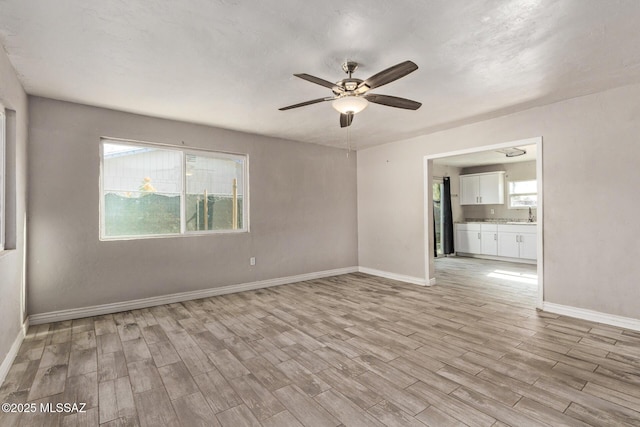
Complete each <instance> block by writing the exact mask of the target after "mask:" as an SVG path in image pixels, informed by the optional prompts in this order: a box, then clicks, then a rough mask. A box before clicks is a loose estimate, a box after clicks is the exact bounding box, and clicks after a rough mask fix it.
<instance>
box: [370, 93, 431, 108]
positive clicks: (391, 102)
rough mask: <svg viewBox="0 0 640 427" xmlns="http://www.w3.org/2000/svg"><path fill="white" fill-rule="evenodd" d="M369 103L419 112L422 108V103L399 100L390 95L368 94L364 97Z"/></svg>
mask: <svg viewBox="0 0 640 427" xmlns="http://www.w3.org/2000/svg"><path fill="white" fill-rule="evenodd" d="M364 97H365V98H366V99H367V101H369V102H373V103H374V104H380V105H386V106H387V107H396V108H404V109H405V110H417V109H418V108H420V107H421V106H422V103H420V102H416V101H412V100H410V99H406V98H398V97H397V96H389V95H376V94H373V93H369V94H366V95H365V96H364Z"/></svg>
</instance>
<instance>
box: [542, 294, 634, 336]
mask: <svg viewBox="0 0 640 427" xmlns="http://www.w3.org/2000/svg"><path fill="white" fill-rule="evenodd" d="M542 310H544V311H548V312H549V313H554V314H561V315H563V316H569V317H576V318H578V319H583V320H590V321H592V322H597V323H604V324H605V325H611V326H618V327H620V328H625V329H631V330H634V331H640V319H633V318H631V317H623V316H616V315H615V314H607V313H602V312H599V311H594V310H587V309H586V308H578V307H570V306H568V305H560V304H554V303H551V302H546V301H545V302H543V303H542Z"/></svg>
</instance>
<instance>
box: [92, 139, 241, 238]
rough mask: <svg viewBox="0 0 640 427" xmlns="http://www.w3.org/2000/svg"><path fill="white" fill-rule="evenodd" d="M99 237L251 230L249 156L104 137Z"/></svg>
mask: <svg viewBox="0 0 640 427" xmlns="http://www.w3.org/2000/svg"><path fill="white" fill-rule="evenodd" d="M101 160H102V169H101V175H100V176H101V198H100V217H101V218H100V219H101V229H100V236H101V238H103V239H123V238H125V239H126V238H142V237H157V236H171V235H184V234H203V233H220V232H242V231H247V230H248V228H247V220H246V218H247V211H248V209H247V200H246V197H245V196H246V194H247V191H246V188H247V187H246V183H247V179H246V177H247V157H246V156H244V155H238V154H227V153H219V152H213V151H200V150H190V149H180V148H174V147H166V146H161V145H151V144H142V143H133V142H128V141H119V140H108V139H103V140H102V143H101Z"/></svg>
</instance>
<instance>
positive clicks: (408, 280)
mask: <svg viewBox="0 0 640 427" xmlns="http://www.w3.org/2000/svg"><path fill="white" fill-rule="evenodd" d="M358 271H360V273H366V274H371V275H372V276H378V277H384V278H385V279H391V280H398V281H400V282H406V283H411V284H414V285H420V286H430V285H431V283H430V282H429V284H427V282H426V281H425V280H424V279H422V278H420V277H413V276H405V275H404V274H397V273H390V272H388V271H382V270H376V269H373V268H368V267H360V268H359V269H358ZM432 280H433V281H434V283H435V279H432Z"/></svg>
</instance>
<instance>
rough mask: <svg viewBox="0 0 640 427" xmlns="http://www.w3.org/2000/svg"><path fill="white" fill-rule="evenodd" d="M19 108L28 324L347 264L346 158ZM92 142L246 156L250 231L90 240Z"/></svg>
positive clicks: (287, 144)
mask: <svg viewBox="0 0 640 427" xmlns="http://www.w3.org/2000/svg"><path fill="white" fill-rule="evenodd" d="M29 107H30V152H29V155H30V158H29V177H30V186H29V209H30V210H29V254H28V282H29V290H30V292H29V298H28V308H29V314H38V313H45V312H51V311H55V310H62V309H69V308H77V307H86V306H90V305H96V304H105V303H113V302H119V301H127V300H131V299H137V298H145V297H152V296H159V295H165V294H171V293H176V292H184V291H193V290H200V289H208V288H215V287H219V286H225V285H233V284H239V283H246V282H252V281H256V280H263V279H270V278H278V277H285V276H291V275H296V274H302V273H310V272H316V271H322V270H329V269H335V268H341V267H350V266H356V265H358V255H357V225H356V221H357V213H356V212H357V210H356V208H357V205H356V156H355V154H354V153H351V155H350V156H349V157H347V156H346V152H345V151H344V150H339V149H334V148H328V147H323V146H319V145H311V144H302V143H297V142H292V141H285V140H279V139H273V138H267V137H262V136H256V135H251V134H246V133H240V132H234V131H228V130H222V129H216V128H211V127H206V126H200V125H193V124H187V123H182V122H175V121H170V120H163V119H157V118H151V117H145V116H139V115H134V114H129V113H123V112H117V111H113V110H106V109H101V108H95V107H88V106H83V105H78V104H73V103H67V102H60V101H54V100H50V99H45V98H37V97H33V98H30V102H29ZM101 136H109V137H116V138H128V139H134V140H142V141H152V142H160V143H169V144H176V145H180V144H181V143H182V141H184V143H185V144H186V145H188V146H191V147H199V148H208V149H215V150H222V151H230V152H238V153H247V154H248V155H249V168H250V169H249V173H250V176H249V185H250V227H251V232H250V233H244V234H235V235H231V234H226V235H223V234H220V235H210V236H197V237H172V238H156V239H144V240H131V241H105V242H101V241H99V240H98V231H99V230H98V201H99V195H98V169H99V167H98V165H99V154H98V142H99V139H100V137H101ZM250 256H255V257H256V258H257V264H256V266H254V267H250V266H249V257H250Z"/></svg>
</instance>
